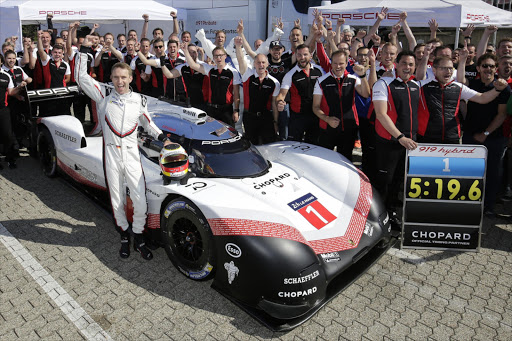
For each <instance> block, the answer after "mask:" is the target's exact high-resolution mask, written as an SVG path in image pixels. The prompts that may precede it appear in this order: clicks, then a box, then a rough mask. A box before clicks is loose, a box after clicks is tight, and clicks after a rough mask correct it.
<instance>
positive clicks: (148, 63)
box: [137, 51, 158, 67]
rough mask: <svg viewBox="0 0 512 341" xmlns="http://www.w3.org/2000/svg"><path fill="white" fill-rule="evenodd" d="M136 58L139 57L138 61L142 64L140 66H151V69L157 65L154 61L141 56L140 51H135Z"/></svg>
mask: <svg viewBox="0 0 512 341" xmlns="http://www.w3.org/2000/svg"><path fill="white" fill-rule="evenodd" d="M137 56H138V57H139V59H140V61H141V62H142V64H144V65H149V66H153V67H158V64H157V61H156V59H147V58H146V57H145V56H144V55H143V54H142V52H140V51H137Z"/></svg>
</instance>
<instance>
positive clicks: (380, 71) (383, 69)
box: [367, 63, 395, 78]
mask: <svg viewBox="0 0 512 341" xmlns="http://www.w3.org/2000/svg"><path fill="white" fill-rule="evenodd" d="M369 71H370V69H368V72H367V75H368V74H369ZM386 71H391V72H393V73H394V71H395V64H393V67H392V68H390V69H388V68H386V67H385V66H384V65H382V63H379V64H377V65H376V66H375V72H377V78H381V77H382V75H383V74H384V73H385V72H386Z"/></svg>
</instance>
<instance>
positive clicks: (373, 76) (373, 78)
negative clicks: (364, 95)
mask: <svg viewBox="0 0 512 341" xmlns="http://www.w3.org/2000/svg"><path fill="white" fill-rule="evenodd" d="M368 60H369V61H368V63H369V65H370V66H369V70H370V72H369V74H368V86H369V87H370V89H373V85H374V84H375V82H377V62H376V56H375V52H374V51H373V49H369V51H368Z"/></svg>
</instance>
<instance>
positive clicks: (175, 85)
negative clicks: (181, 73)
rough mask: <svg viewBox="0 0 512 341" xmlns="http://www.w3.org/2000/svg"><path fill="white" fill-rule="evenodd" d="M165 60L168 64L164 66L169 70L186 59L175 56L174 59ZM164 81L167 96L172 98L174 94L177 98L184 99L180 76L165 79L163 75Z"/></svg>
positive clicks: (183, 87) (184, 92)
mask: <svg viewBox="0 0 512 341" xmlns="http://www.w3.org/2000/svg"><path fill="white" fill-rule="evenodd" d="M167 61H168V64H169V65H166V66H167V68H168V69H169V71H170V70H173V69H175V68H176V67H177V66H178V65H182V64H185V63H186V60H185V59H183V58H181V57H177V58H176V59H174V60H173V59H170V58H168V59H167ZM157 63H158V62H157ZM164 82H165V83H166V85H165V89H166V95H167V97H169V98H171V99H174V98H175V96H176V99H177V100H179V99H183V100H184V99H185V97H186V90H185V84H184V83H183V79H182V78H181V77H179V78H172V79H167V77H164Z"/></svg>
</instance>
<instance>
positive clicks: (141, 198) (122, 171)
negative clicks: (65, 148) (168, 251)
mask: <svg viewBox="0 0 512 341" xmlns="http://www.w3.org/2000/svg"><path fill="white" fill-rule="evenodd" d="M89 37H90V36H87V37H86V39H85V40H84V43H83V44H82V46H81V48H80V53H79V55H78V56H77V59H76V63H75V79H76V81H77V83H78V85H79V86H80V87H81V88H82V90H83V91H84V92H85V93H86V94H87V95H88V96H89V97H90V98H91V99H92V100H94V101H95V102H96V104H97V111H98V119H99V122H100V123H101V128H102V130H103V167H104V170H105V177H106V183H107V187H108V190H109V193H110V201H111V204H112V210H113V213H114V221H115V225H116V227H117V228H118V229H119V230H118V231H119V232H120V234H121V249H120V250H119V254H120V256H121V257H122V258H127V257H129V255H130V234H129V231H128V229H129V223H128V221H127V219H126V212H125V210H124V202H125V200H124V198H125V187H124V182H126V184H127V185H128V188H129V190H130V198H131V200H132V201H133V209H134V210H133V226H132V231H133V235H134V249H135V250H136V251H138V252H140V254H141V255H142V257H143V258H144V259H147V260H150V259H152V258H153V255H152V253H151V251H150V250H149V249H148V248H147V247H146V245H145V243H144V239H143V236H142V232H143V230H144V225H145V224H146V211H147V202H146V185H145V181H144V174H143V170H142V165H141V162H140V154H139V148H138V145H137V128H138V126H139V124H140V125H141V126H142V127H143V128H144V130H145V131H147V132H148V133H149V134H150V135H151V136H153V137H154V138H157V139H158V140H160V141H163V142H164V144H165V145H167V144H169V143H170V141H169V140H168V139H167V137H165V135H164V134H163V133H162V131H161V130H160V129H158V127H157V126H156V125H155V124H154V122H153V121H152V120H151V117H150V116H149V114H148V111H147V106H146V98H145V97H144V96H143V95H140V94H138V93H134V92H133V91H131V89H130V87H129V85H130V82H131V81H132V70H131V69H130V66H129V65H128V64H125V63H117V64H115V65H114V66H113V67H112V74H111V79H112V82H113V84H114V90H112V91H111V92H110V93H109V91H108V89H107V87H106V86H105V85H104V84H101V83H99V82H97V81H95V80H94V79H93V78H92V77H91V76H89V75H88V74H87V54H86V53H85V52H86V51H87V48H88V46H90V45H91V44H92V39H89ZM91 38H92V37H91Z"/></svg>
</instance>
